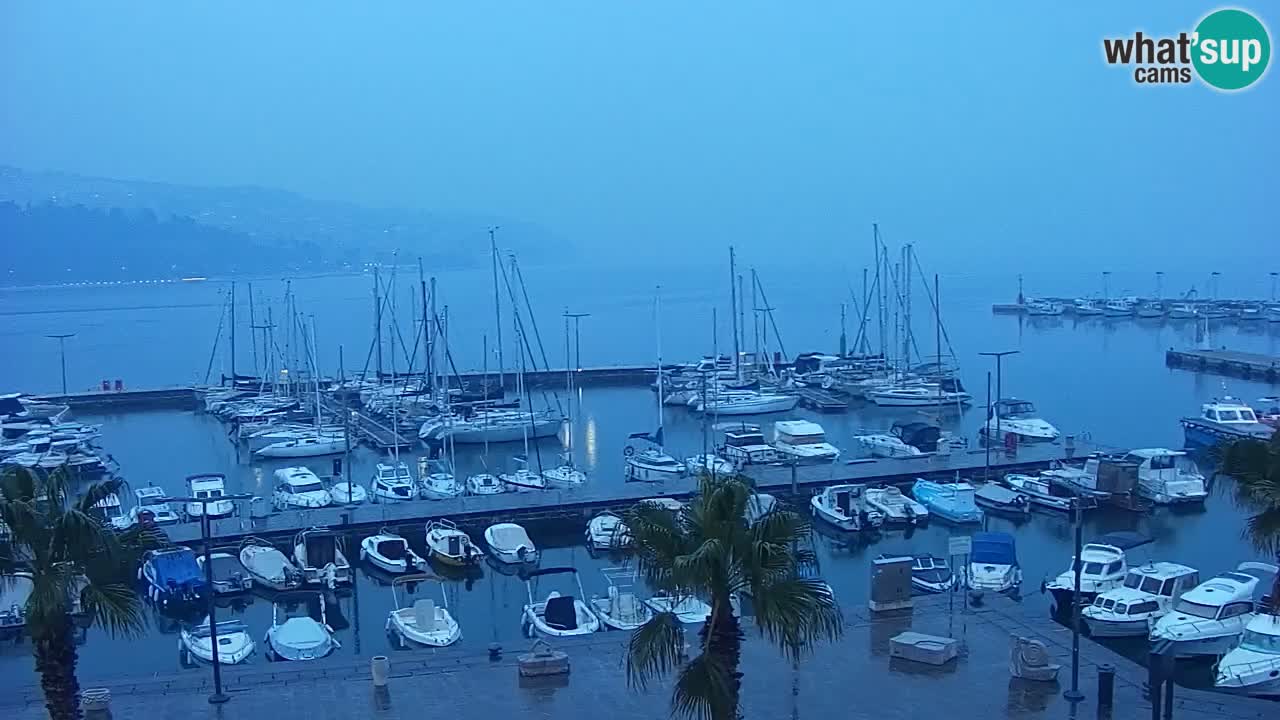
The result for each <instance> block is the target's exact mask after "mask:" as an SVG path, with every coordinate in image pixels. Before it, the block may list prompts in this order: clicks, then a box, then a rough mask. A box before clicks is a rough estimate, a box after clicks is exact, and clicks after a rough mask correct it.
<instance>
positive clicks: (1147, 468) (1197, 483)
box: [1123, 448, 1209, 505]
mask: <svg viewBox="0 0 1280 720" xmlns="http://www.w3.org/2000/svg"><path fill="white" fill-rule="evenodd" d="M1123 460H1124V461H1127V462H1132V463H1136V464H1137V465H1138V494H1139V495H1141V496H1142V497H1145V498H1147V499H1148V500H1151V501H1152V502H1154V503H1156V504H1157V505H1172V504H1176V503H1198V502H1204V500H1205V498H1207V497H1208V496H1209V491H1208V490H1206V489H1205V482H1204V475H1202V474H1201V473H1200V469H1199V468H1198V467H1196V464H1195V461H1193V460H1192V459H1191V457H1190V456H1188V455H1187V453H1185V452H1183V451H1181V450H1167V449H1165V448H1142V449H1139V450H1130V451H1129V453H1128V454H1127V455H1125V456H1124V458H1123Z"/></svg>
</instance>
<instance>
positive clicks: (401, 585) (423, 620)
mask: <svg viewBox="0 0 1280 720" xmlns="http://www.w3.org/2000/svg"><path fill="white" fill-rule="evenodd" d="M424 583H435V584H437V585H438V586H439V589H440V604H439V605H437V604H436V602H435V601H434V600H432V599H431V598H419V599H417V600H415V601H414V602H413V604H412V605H407V604H405V603H402V602H401V599H400V592H401V590H403V591H404V592H405V593H406V594H412V593H414V592H415V591H416V590H417V588H418V587H419V585H421V584H424ZM391 596H392V598H393V602H394V603H395V609H394V610H392V611H391V612H390V613H388V614H387V625H386V630H387V632H388V633H392V634H393V635H394V636H395V637H396V639H397V640H398V643H399V645H400V647H404V646H405V645H406V644H407V643H413V644H415V645H422V646H425V647H448V646H449V645H452V644H454V643H456V642H458V638H460V637H462V628H461V627H459V625H458V621H457V620H454V618H453V615H451V614H449V597H448V594H447V593H445V590H444V581H443V580H441V579H440V578H438V577H436V576H435V575H425V574H419V575H405V576H404V577H399V578H396V579H395V581H394V582H392V583H391Z"/></svg>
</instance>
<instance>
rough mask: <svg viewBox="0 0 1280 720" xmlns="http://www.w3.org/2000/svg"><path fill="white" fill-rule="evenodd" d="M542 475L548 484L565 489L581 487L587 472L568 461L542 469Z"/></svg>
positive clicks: (585, 480) (585, 481)
mask: <svg viewBox="0 0 1280 720" xmlns="http://www.w3.org/2000/svg"><path fill="white" fill-rule="evenodd" d="M542 477H543V479H544V480H545V481H546V483H547V485H548V486H550V487H554V488H560V489H566V490H567V489H571V488H576V487H582V486H583V485H585V484H586V483H587V474H586V473H584V472H582V471H581V470H579V469H578V468H576V467H574V466H573V464H572V463H569V462H564V463H561V464H560V465H557V466H556V467H553V468H549V469H547V470H543V471H542Z"/></svg>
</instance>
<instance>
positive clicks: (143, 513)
mask: <svg viewBox="0 0 1280 720" xmlns="http://www.w3.org/2000/svg"><path fill="white" fill-rule="evenodd" d="M167 497H168V493H166V492H165V491H164V490H161V489H160V488H158V487H155V486H154V485H148V486H146V487H140V488H135V489H134V491H133V499H134V506H133V509H132V510H130V511H129V516H128V517H129V520H128V524H127V525H126V527H129V526H132V525H136V524H138V523H150V524H153V525H174V524H177V523H178V522H179V521H180V520H181V519H182V518H180V517H178V513H176V512H174V511H173V508H172V507H170V506H169V501H168V500H167V499H166V498H167Z"/></svg>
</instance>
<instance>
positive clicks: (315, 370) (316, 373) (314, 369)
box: [311, 315, 320, 440]
mask: <svg viewBox="0 0 1280 720" xmlns="http://www.w3.org/2000/svg"><path fill="white" fill-rule="evenodd" d="M316 352H317V351H316V318H315V316H314V315H312V316H311V384H312V385H314V386H315V390H316V439H317V440H319V439H320V365H319V363H318V362H317V361H316Z"/></svg>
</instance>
